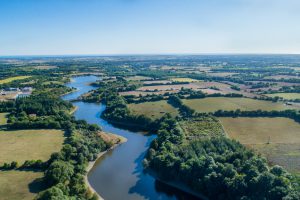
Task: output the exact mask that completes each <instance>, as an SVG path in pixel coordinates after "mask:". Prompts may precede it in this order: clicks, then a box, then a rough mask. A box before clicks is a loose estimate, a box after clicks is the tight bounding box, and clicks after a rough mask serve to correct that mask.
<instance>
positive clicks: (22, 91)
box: [0, 87, 33, 101]
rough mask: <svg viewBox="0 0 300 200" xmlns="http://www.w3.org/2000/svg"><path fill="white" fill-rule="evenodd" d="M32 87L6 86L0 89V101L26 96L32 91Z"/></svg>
mask: <svg viewBox="0 0 300 200" xmlns="http://www.w3.org/2000/svg"><path fill="white" fill-rule="evenodd" d="M32 90H33V89H32V87H24V88H7V89H3V90H0V101H8V100H15V99H16V98H19V97H26V96H29V95H30V94H31V93H32Z"/></svg>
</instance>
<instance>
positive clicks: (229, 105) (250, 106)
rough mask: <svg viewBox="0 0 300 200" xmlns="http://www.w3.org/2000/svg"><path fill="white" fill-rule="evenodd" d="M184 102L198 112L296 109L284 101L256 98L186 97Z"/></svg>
mask: <svg viewBox="0 0 300 200" xmlns="http://www.w3.org/2000/svg"><path fill="white" fill-rule="evenodd" d="M183 103H184V104H185V105H187V106H189V107H190V108H192V109H194V110H196V111H197V112H215V111H217V110H237V109H240V110H248V111H250V110H258V109H261V110H267V111H271V110H286V109H295V107H294V106H287V105H284V104H283V103H273V102H271V101H263V100H255V99H250V98H230V97H208V98H203V99H184V100H183Z"/></svg>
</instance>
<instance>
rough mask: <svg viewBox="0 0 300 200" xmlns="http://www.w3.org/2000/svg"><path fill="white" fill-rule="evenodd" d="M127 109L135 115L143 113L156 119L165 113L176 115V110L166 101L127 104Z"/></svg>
mask: <svg viewBox="0 0 300 200" xmlns="http://www.w3.org/2000/svg"><path fill="white" fill-rule="evenodd" d="M128 108H129V110H130V111H131V112H132V113H133V114H135V115H145V116H147V117H150V118H152V119H158V118H160V117H162V116H163V115H164V114H166V113H170V114H171V115H172V116H174V117H175V116H177V115H178V111H177V109H175V108H174V107H173V106H171V105H170V104H168V103H167V101H164V100H162V101H156V102H145V103H139V104H128Z"/></svg>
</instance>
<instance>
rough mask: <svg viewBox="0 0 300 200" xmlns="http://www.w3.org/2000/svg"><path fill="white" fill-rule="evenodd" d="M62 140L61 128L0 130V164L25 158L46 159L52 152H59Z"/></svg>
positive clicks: (20, 160) (20, 161)
mask: <svg viewBox="0 0 300 200" xmlns="http://www.w3.org/2000/svg"><path fill="white" fill-rule="evenodd" d="M63 142H64V132H63V131H61V130H43V129H40V130H16V131H0V165H2V164H3V163H5V162H9V163H10V162H12V161H17V162H18V163H19V164H23V163H24V161H25V160H38V159H41V160H43V161H47V160H48V159H49V158H50V155H51V154H52V153H53V152H59V151H60V149H61V148H62V145H63Z"/></svg>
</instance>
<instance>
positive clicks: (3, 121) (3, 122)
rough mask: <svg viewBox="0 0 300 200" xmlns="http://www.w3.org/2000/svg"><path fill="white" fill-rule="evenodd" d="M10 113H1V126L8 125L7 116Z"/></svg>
mask: <svg viewBox="0 0 300 200" xmlns="http://www.w3.org/2000/svg"><path fill="white" fill-rule="evenodd" d="M7 114H8V113H0V126H1V125H5V124H6V123H7V118H6V115H7Z"/></svg>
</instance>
